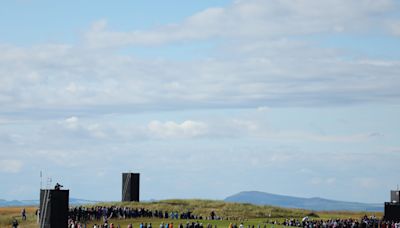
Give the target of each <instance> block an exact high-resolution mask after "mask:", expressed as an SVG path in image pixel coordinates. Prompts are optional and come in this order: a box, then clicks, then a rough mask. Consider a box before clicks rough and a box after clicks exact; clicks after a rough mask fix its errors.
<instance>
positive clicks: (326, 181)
mask: <svg viewBox="0 0 400 228" xmlns="http://www.w3.org/2000/svg"><path fill="white" fill-rule="evenodd" d="M310 183H311V184H313V185H330V186H333V185H335V184H336V178H335V177H327V178H322V177H313V178H311V180H310Z"/></svg>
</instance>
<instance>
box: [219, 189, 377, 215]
mask: <svg viewBox="0 0 400 228" xmlns="http://www.w3.org/2000/svg"><path fill="white" fill-rule="evenodd" d="M224 201H226V202H236V203H251V204H257V205H272V206H279V207H287V208H301V209H307V210H315V211H343V210H345V211H380V212H381V211H383V203H382V204H367V203H356V202H345V201H336V200H329V199H323V198H318V197H313V198H301V197H293V196H283V195H276V194H271V193H266V192H257V191H248V192H240V193H238V194H235V195H232V196H229V197H227V198H226V199H225V200H224Z"/></svg>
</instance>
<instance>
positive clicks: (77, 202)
mask: <svg viewBox="0 0 400 228" xmlns="http://www.w3.org/2000/svg"><path fill="white" fill-rule="evenodd" d="M98 202H99V201H93V200H84V199H75V198H70V199H69V204H70V205H81V204H93V203H98ZM14 206H39V200H4V199H0V207H14Z"/></svg>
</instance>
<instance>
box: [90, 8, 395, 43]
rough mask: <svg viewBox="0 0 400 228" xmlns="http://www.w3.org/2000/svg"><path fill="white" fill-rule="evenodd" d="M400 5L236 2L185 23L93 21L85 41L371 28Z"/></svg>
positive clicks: (277, 34) (266, 36)
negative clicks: (130, 27) (129, 25)
mask: <svg viewBox="0 0 400 228" xmlns="http://www.w3.org/2000/svg"><path fill="white" fill-rule="evenodd" d="M396 7H397V5H396V4H395V2H394V1H392V0H381V1H371V0H361V1H359V0H326V1H318V0H312V1H310V0H307V1H304V0H302V1H295V2H293V1H288V0H280V1H261V0H251V1H237V2H235V3H234V4H232V5H231V6H229V7H226V8H209V9H206V10H204V11H201V12H199V13H197V14H195V15H193V16H191V17H189V18H187V19H186V20H185V21H183V22H182V23H178V24H173V25H166V26H161V27H158V28H154V29H151V30H144V31H139V30H137V31H131V32H116V31H110V30H107V22H106V21H105V20H101V21H98V22H96V23H94V24H93V25H92V28H91V29H90V31H89V32H88V33H87V34H86V41H87V43H88V44H89V45H91V46H92V47H110V46H124V45H160V44H165V43H170V42H179V41H187V40H200V39H209V38H216V37H218V38H221V37H223V38H229V39H235V38H236V39H237V38H249V39H263V40H265V39H270V38H275V37H281V36H283V37H285V36H290V35H307V34H315V33H337V32H343V31H355V32H362V31H364V30H367V29H368V27H375V28H379V26H382V25H383V24H384V23H385V20H384V15H383V13H385V12H388V11H389V12H390V11H395V8H396ZM376 15H380V17H376ZM367 24H368V25H367Z"/></svg>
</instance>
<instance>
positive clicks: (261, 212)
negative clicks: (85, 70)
mask: <svg viewBox="0 0 400 228" xmlns="http://www.w3.org/2000/svg"><path fill="white" fill-rule="evenodd" d="M96 205H103V206H111V205H118V206H128V207H133V208H146V209H149V210H162V211H178V212H186V211H188V210H190V211H192V212H193V214H196V215H202V216H203V217H206V216H209V214H210V212H211V211H215V212H216V214H217V215H218V216H220V217H223V218H224V220H218V221H215V220H213V221H212V220H198V221H199V222H201V223H203V225H204V226H206V225H207V224H208V223H210V224H212V225H213V227H214V226H215V225H216V226H217V227H218V228H220V227H228V226H229V223H237V224H239V223H240V221H243V222H244V225H245V227H246V228H247V226H248V225H250V226H251V225H254V226H255V227H256V228H257V226H258V225H260V226H261V228H263V227H264V225H266V227H267V228H271V226H272V225H270V224H268V225H267V224H266V223H268V222H269V221H275V220H276V221H278V222H282V221H283V220H284V219H286V218H299V219H301V218H303V217H304V216H307V215H310V214H311V213H314V214H315V215H316V216H314V217H312V218H314V219H330V218H355V219H360V218H361V217H362V216H364V215H365V214H367V215H372V214H375V215H376V216H378V217H381V216H382V213H371V212H368V213H366V212H347V211H334V212H315V211H314V212H312V211H308V210H301V209H287V208H280V207H272V206H256V205H252V204H239V203H227V202H223V201H213V200H163V201H157V202H145V203H121V202H114V203H100V204H96ZM87 206H92V205H87ZM21 209H22V207H4V208H0V227H11V225H10V224H11V221H12V219H13V218H14V217H15V218H17V219H18V222H19V224H20V227H22V228H23V227H27V228H28V227H29V228H30V227H38V225H37V224H36V217H35V211H36V209H37V208H36V207H25V209H26V211H27V215H28V218H27V220H26V221H21V216H20V213H21ZM270 215H271V216H270ZM196 221H197V220H196ZM109 222H110V223H114V224H115V225H117V224H119V225H120V226H121V227H126V226H127V225H128V224H129V223H132V224H133V225H134V227H136V228H138V227H139V224H140V223H141V222H143V223H152V226H153V228H159V225H160V223H161V222H164V223H170V222H173V224H174V227H178V225H179V223H182V224H186V222H187V220H172V219H155V218H152V219H148V218H139V219H130V220H118V219H116V220H110V221H109ZM94 223H97V224H99V221H97V222H92V223H88V224H87V225H88V226H87V227H93V224H94ZM274 227H279V226H274Z"/></svg>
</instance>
